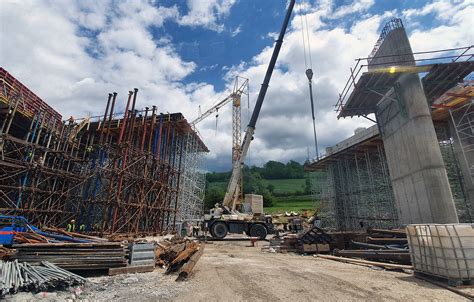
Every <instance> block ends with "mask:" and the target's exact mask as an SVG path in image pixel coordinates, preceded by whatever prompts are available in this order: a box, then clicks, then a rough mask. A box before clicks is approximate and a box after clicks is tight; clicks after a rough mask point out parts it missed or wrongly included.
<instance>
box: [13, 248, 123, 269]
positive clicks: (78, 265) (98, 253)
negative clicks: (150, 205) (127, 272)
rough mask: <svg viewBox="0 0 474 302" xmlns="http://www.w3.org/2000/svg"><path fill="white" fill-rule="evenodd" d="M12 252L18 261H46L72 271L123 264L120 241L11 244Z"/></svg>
mask: <svg viewBox="0 0 474 302" xmlns="http://www.w3.org/2000/svg"><path fill="white" fill-rule="evenodd" d="M13 248H14V249H16V250H17V253H16V254H15V255H14V256H13V258H14V259H17V260H18V261H20V262H27V263H30V264H39V263H41V262H42V261H49V262H51V263H53V264H55V265H57V266H59V267H60V268H63V269H67V270H72V271H84V270H102V269H109V268H114V267H124V266H126V265H127V260H126V258H125V257H126V253H127V250H126V248H125V246H124V245H123V244H122V243H120V242H91V243H26V244H14V245H13Z"/></svg>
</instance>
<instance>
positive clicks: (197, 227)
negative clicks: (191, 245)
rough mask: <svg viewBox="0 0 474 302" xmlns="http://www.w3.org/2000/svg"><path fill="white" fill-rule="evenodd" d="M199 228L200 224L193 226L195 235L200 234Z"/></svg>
mask: <svg viewBox="0 0 474 302" xmlns="http://www.w3.org/2000/svg"><path fill="white" fill-rule="evenodd" d="M199 229H200V227H199V226H198V225H195V226H193V237H198V236H199Z"/></svg>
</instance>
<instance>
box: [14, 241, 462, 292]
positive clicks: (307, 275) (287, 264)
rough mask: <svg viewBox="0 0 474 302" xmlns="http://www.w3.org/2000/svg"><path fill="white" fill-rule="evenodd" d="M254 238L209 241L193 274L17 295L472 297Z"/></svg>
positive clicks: (109, 280) (134, 277)
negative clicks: (273, 249) (275, 249)
mask: <svg viewBox="0 0 474 302" xmlns="http://www.w3.org/2000/svg"><path fill="white" fill-rule="evenodd" d="M264 244H266V243H264V242H259V243H258V246H256V247H249V242H248V241H225V242H223V241H220V242H213V243H212V244H206V248H205V250H204V255H203V256H202V257H201V259H200V260H199V262H198V264H197V265H196V267H195V269H194V271H193V274H192V276H191V278H190V280H188V281H185V282H176V281H175V279H176V276H175V275H163V272H164V270H163V269H156V270H155V271H154V272H152V273H144V274H130V275H120V276H114V277H105V276H104V277H95V278H90V281H91V282H90V284H89V285H87V286H85V287H83V288H76V289H71V290H70V291H68V292H57V293H52V294H41V293H40V294H37V295H36V296H33V295H31V294H17V295H15V296H14V297H13V298H9V299H8V300H11V301H30V300H32V299H34V300H35V301H36V300H45V301H64V300H68V299H69V301H137V299H139V300H140V301H468V299H465V298H463V297H461V296H459V295H457V294H454V293H452V292H450V291H448V290H446V289H442V288H439V287H437V286H434V285H432V284H430V283H428V282H425V281H421V280H418V279H416V278H414V277H413V276H412V275H411V274H407V273H402V272H390V271H384V270H378V269H375V268H370V267H363V266H358V265H352V264H346V263H340V262H336V261H332V260H325V259H318V258H315V257H312V256H300V255H295V254H291V253H290V254H278V253H268V252H262V251H261V247H262V246H263V245H264Z"/></svg>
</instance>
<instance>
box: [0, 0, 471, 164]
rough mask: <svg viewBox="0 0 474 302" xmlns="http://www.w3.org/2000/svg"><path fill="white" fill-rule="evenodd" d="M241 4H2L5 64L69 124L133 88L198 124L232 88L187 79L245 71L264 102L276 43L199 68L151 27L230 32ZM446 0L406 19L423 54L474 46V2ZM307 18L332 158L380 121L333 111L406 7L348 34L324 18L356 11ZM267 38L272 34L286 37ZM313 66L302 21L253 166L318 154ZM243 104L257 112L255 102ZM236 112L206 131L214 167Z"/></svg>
mask: <svg viewBox="0 0 474 302" xmlns="http://www.w3.org/2000/svg"><path fill="white" fill-rule="evenodd" d="M234 2H235V1H189V8H190V10H189V12H188V13H187V14H186V16H184V17H182V16H180V14H179V12H178V10H177V8H176V7H175V6H172V7H168V8H166V7H160V6H159V5H157V4H156V3H153V4H154V5H152V4H150V3H149V2H147V1H130V2H123V3H122V2H119V5H118V6H116V7H112V2H108V1H76V2H70V1H64V2H63V1H54V2H53V1H43V2H41V1H13V0H7V1H2V2H1V4H0V28H1V35H0V53H1V55H0V65H1V66H2V67H4V68H5V69H7V70H8V71H10V72H11V73H12V74H13V75H14V76H15V77H17V78H18V79H19V80H21V81H22V82H23V83H25V84H26V85H27V86H28V87H30V88H31V89H32V90H33V91H34V92H35V93H37V94H38V95H39V96H41V97H42V98H43V99H44V100H46V101H47V102H48V103H50V104H51V105H52V106H53V107H54V108H56V109H57V110H58V111H60V112H61V113H62V114H63V116H64V117H68V116H69V115H74V116H76V117H79V116H85V115H88V114H92V115H100V114H101V113H102V111H103V110H104V105H105V101H106V99H107V93H108V92H111V91H117V92H118V93H119V99H118V107H119V108H118V110H120V109H123V107H124V104H125V101H126V96H127V92H128V90H130V89H132V88H134V87H138V88H139V89H140V91H139V95H138V107H144V106H151V105H157V106H158V110H159V111H161V112H167V111H169V112H182V113H183V114H184V115H185V117H186V118H187V119H188V120H193V119H194V118H195V117H197V115H198V106H199V105H201V108H202V111H204V110H206V109H208V108H209V107H211V106H212V105H213V104H215V102H216V101H219V100H221V99H223V98H224V97H225V96H226V95H227V94H228V93H229V92H230V91H228V90H223V91H216V90H215V88H214V87H213V86H212V85H211V84H209V83H205V82H202V83H192V84H190V85H187V86H185V85H183V84H182V80H183V79H184V78H185V77H186V76H188V75H190V74H192V73H193V72H195V71H196V70H198V69H201V70H206V69H214V68H216V70H219V71H220V70H222V71H226V75H225V78H226V80H227V81H228V82H229V88H230V86H231V84H230V83H231V82H232V79H233V77H234V76H235V75H237V74H240V75H241V76H244V77H246V78H249V79H250V88H251V91H250V93H251V97H250V101H251V103H252V104H253V102H254V101H255V99H256V96H257V94H258V89H259V88H260V84H261V82H262V81H263V77H264V74H265V71H266V68H267V65H268V62H269V60H270V56H271V53H272V51H273V45H268V46H267V47H265V48H264V49H262V50H260V51H259V52H258V53H256V54H255V56H254V57H253V59H252V60H251V61H250V62H240V63H239V64H236V65H234V66H228V67H225V66H223V67H222V68H221V67H219V69H217V68H218V66H213V65H211V66H197V65H196V63H194V62H188V61H185V60H183V59H182V58H181V57H180V56H179V54H178V52H177V51H176V48H175V47H176V46H175V45H173V44H172V40H171V39H170V37H168V36H156V35H153V34H152V29H151V27H161V26H165V22H166V21H169V22H177V23H179V24H181V25H183V26H184V25H185V24H187V25H188V26H201V27H206V28H212V29H213V30H216V31H218V30H222V29H223V26H224V24H225V23H223V22H224V20H225V19H224V18H225V16H227V15H228V14H229V12H230V9H231V7H232V5H233V4H234ZM307 3H310V2H309V1H308V2H307ZM357 3H359V4H358V6H357ZM363 3H365V6H363V5H362V4H363ZM446 3H448V4H450V2H446V1H437V2H430V3H427V4H426V5H425V6H424V7H422V8H420V9H419V10H417V11H410V12H408V11H403V12H398V14H400V13H402V14H403V15H404V16H406V18H407V19H408V21H407V20H404V21H405V24H406V25H407V23H409V26H408V28H409V29H410V30H409V36H410V40H411V43H412V46H413V49H414V50H415V51H416V50H429V49H438V48H440V46H439V41H440V39H441V38H442V41H443V46H442V48H445V47H455V46H466V45H472V44H473V42H474V41H473V40H474V39H473V36H472V28H473V27H474V26H473V25H474V24H472V22H473V18H472V5H471V4H469V3H472V1H463V2H460V1H458V2H456V3H454V2H453V3H451V4H450V5H449V6H446ZM367 5H370V1H369V2H363V1H356V2H354V5H353V7H352V9H353V10H354V11H358V12H361V11H364V12H365V11H366V7H367ZM354 7H355V8H354ZM306 11H307V20H308V25H309V28H310V42H311V51H312V53H311V54H312V62H313V71H314V74H315V76H314V78H313V86H314V96H315V102H316V119H317V130H318V140H319V144H320V148H319V149H320V151H322V150H324V147H326V146H331V145H334V144H335V143H337V142H339V141H340V140H342V139H344V138H346V137H348V136H350V135H352V133H353V129H355V128H356V127H359V126H369V125H370V124H371V123H370V122H368V121H367V120H365V119H345V120H344V119H341V120H337V119H336V113H335V112H334V111H333V109H334V107H332V105H334V104H335V103H336V100H337V98H338V93H339V92H340V91H341V90H342V87H343V85H344V83H345V81H346V80H347V78H348V76H349V67H350V66H352V65H353V63H354V59H355V58H358V57H366V56H367V55H368V54H369V53H370V51H371V49H372V47H373V45H374V43H375V41H376V40H377V38H378V34H379V33H378V31H379V29H380V28H381V26H383V24H384V22H385V21H386V20H387V18H389V17H391V16H393V15H395V16H396V15H397V12H385V13H381V14H376V15H367V16H365V15H364V17H361V18H359V19H358V20H357V21H356V22H355V23H354V24H352V25H351V26H350V27H348V26H347V23H344V22H343V21H344V18H341V23H340V24H338V25H336V26H329V25H328V24H326V23H325V22H324V20H327V19H325V18H327V17H328V16H334V13H335V12H336V13H337V11H339V14H345V15H347V14H349V13H350V12H349V10H348V8H347V9H344V10H341V8H338V9H335V10H334V8H333V7H332V1H328V0H326V1H317V3H316V4H314V5H313V6H312V7H307V8H306ZM428 11H429V13H430V14H433V15H434V17H435V18H436V20H440V22H441V23H439V25H437V26H434V27H432V28H428V29H426V28H421V27H417V26H416V25H415V24H416V23H415V22H416V21H417V18H419V17H420V16H422V15H423V14H424V15H426V14H427V12H428ZM445 12H450V14H449V16H450V17H449V18H446V17H445V16H444V15H443V14H445ZM199 16H203V18H202V19H201V18H199ZM183 20H184V21H183ZM332 21H334V20H332ZM281 22H282V20H275V28H274V31H278V30H279V27H280V24H281ZM238 28H239V27H238ZM256 30H258V29H256ZM88 31H92V32H93V33H94V34H90V32H88ZM226 32H227V31H226ZM229 32H230V31H229ZM95 34H97V37H96V35H95ZM262 35H263V36H265V37H268V36H269V35H270V36H271V35H275V33H262ZM305 68H306V66H305V64H304V59H303V43H302V35H301V19H300V17H297V18H295V19H293V20H292V22H291V24H290V28H289V31H288V32H287V35H286V37H285V41H284V44H283V47H282V49H281V53H280V56H279V59H278V62H277V68H276V69H275V71H274V74H273V77H272V80H271V82H270V87H269V89H268V92H267V96H266V99H265V103H264V105H263V108H262V112H261V115H260V119H259V120H258V123H257V129H256V134H255V140H254V141H253V143H252V145H251V152H250V161H249V163H251V164H261V163H263V162H265V161H267V160H270V159H272V160H282V161H286V160H289V159H299V160H303V159H305V158H306V148H307V146H309V148H310V150H313V133H312V124H311V114H310V104H309V94H308V85H307V79H306V76H305V74H304V71H305ZM243 104H245V105H246V100H245V101H244V102H243ZM252 104H251V109H252V108H253V105H252ZM231 116H232V114H231V109H230V106H229V107H228V108H223V109H222V110H220V111H219V118H218V123H217V124H218V131H216V119H215V117H212V116H211V117H209V118H208V119H207V120H204V121H202V122H201V123H200V124H198V129H199V130H200V133H201V135H202V136H203V138H204V141H205V143H206V144H207V145H208V146H209V148H210V150H211V153H210V154H209V159H210V160H209V163H210V164H209V165H210V166H212V167H221V168H222V167H224V168H228V167H230V163H231V159H230V149H231V141H232V137H231V129H232V128H231V127H232V124H231ZM248 116H249V110H248V109H247V106H243V107H242V125H243V126H245V125H246V123H247V122H248ZM312 155H314V154H312Z"/></svg>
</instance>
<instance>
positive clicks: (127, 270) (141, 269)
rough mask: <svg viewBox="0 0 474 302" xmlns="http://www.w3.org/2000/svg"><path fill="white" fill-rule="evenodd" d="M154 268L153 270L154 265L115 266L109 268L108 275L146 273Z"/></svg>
mask: <svg viewBox="0 0 474 302" xmlns="http://www.w3.org/2000/svg"><path fill="white" fill-rule="evenodd" d="M154 270H155V266H154V265H137V266H126V267H116V268H109V276H115V275H120V274H134V273H148V272H152V271H154Z"/></svg>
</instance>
